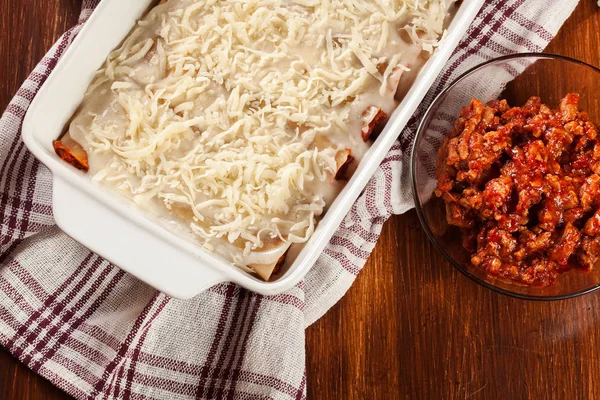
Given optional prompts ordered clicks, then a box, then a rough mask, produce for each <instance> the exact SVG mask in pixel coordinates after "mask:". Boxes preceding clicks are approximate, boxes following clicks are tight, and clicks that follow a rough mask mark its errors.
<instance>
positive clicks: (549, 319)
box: [0, 0, 600, 400]
mask: <svg viewBox="0 0 600 400" xmlns="http://www.w3.org/2000/svg"><path fill="white" fill-rule="evenodd" d="M0 6H1V7H2V8H1V9H2V10H3V13H2V14H0V72H1V74H0V76H2V79H0V108H1V109H3V108H4V107H5V106H6V104H7V103H8V101H9V100H10V98H11V97H12V95H13V94H14V93H15V92H16V90H17V89H18V87H19V85H20V84H21V82H22V81H23V80H24V79H25V77H26V76H27V74H28V73H29V71H30V70H31V69H32V68H33V67H34V66H35V63H36V62H37V61H38V60H39V59H40V58H41V57H42V56H43V54H44V53H45V51H46V50H47V49H48V48H49V47H50V46H51V44H52V43H53V42H54V41H55V40H56V38H58V37H59V36H60V34H61V33H62V32H63V31H64V30H65V29H67V27H68V26H70V25H72V24H74V23H75V22H76V19H77V13H78V9H79V7H80V0H45V1H42V0H27V1H20V0H0ZM548 51H549V52H553V53H558V54H564V55H568V56H571V57H575V58H579V59H581V60H583V61H587V62H589V63H592V64H594V65H600V12H598V9H597V7H596V5H595V0H582V1H581V4H580V5H579V7H578V9H577V11H576V12H575V14H574V15H573V16H572V17H571V18H570V19H569V21H567V23H566V24H565V26H564V27H563V29H562V30H561V32H560V33H559V36H558V37H557V38H556V39H555V40H554V41H553V43H552V44H551V45H550V47H549V48H548ZM598 303H599V300H598V295H588V296H584V297H581V298H578V299H574V300H569V301H562V302H554V303H541V302H540V303H533V302H524V301H521V300H515V299H511V298H508V297H505V296H501V295H497V294H495V293H493V292H491V291H489V290H487V289H484V288H482V287H479V286H478V285H476V284H475V283H473V282H471V281H470V280H468V279H467V278H465V277H463V276H462V275H460V274H459V273H458V272H456V271H454V270H453V268H452V267H451V266H450V265H449V264H448V263H447V262H446V261H445V260H444V259H443V258H442V257H441V256H439V255H438V254H437V253H436V251H435V249H434V248H433V247H432V246H431V245H430V244H429V243H428V241H427V238H426V237H425V234H424V233H423V232H422V230H421V228H420V226H419V222H418V220H417V218H416V215H415V214H414V212H410V213H408V214H406V215H403V216H399V217H394V218H392V219H391V220H390V221H389V222H388V223H387V224H386V225H385V228H384V232H383V235H382V238H381V240H380V242H379V244H378V245H377V248H376V250H375V252H374V253H373V255H372V256H371V258H370V260H369V261H368V263H367V266H366V267H365V270H364V271H363V272H362V273H361V275H360V276H359V278H358V279H357V281H356V283H355V285H354V286H353V287H352V288H351V289H350V291H349V292H348V295H347V296H346V297H345V298H344V299H343V300H342V301H341V302H340V303H339V304H338V305H336V306H335V307H334V308H333V309H332V310H331V311H330V312H329V313H328V314H326V315H325V317H324V318H322V319H321V320H319V321H317V322H316V323H315V324H314V325H313V326H311V327H310V328H309V329H308V330H307V368H308V391H309V398H311V399H322V398H328V399H329V398H330V399H364V398H372V399H387V398H406V399H429V398H432V399H437V398H448V399H466V398H470V399H479V398H485V399H513V398H515V399H521V398H531V399H552V398H556V399H563V398H573V399H576V398H600V384H596V382H595V377H596V375H597V371H599V370H600V354H599V353H600V323H599V322H598V321H599V317H600V315H599V313H600V307H599V306H600V304H598ZM66 398H68V396H66V395H65V394H63V393H62V392H61V391H59V390H58V389H56V388H54V387H52V386H51V385H50V384H49V383H48V382H46V381H45V380H43V379H42V378H39V377H38V376H36V375H35V374H33V373H32V372H30V371H29V370H28V369H27V368H26V367H24V366H23V365H21V364H19V363H18V362H17V361H16V360H14V359H13V358H12V357H11V356H10V355H8V353H6V351H4V350H1V349H0V399H2V400H34V399H49V400H53V399H66Z"/></svg>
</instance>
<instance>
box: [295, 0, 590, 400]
mask: <svg viewBox="0 0 600 400" xmlns="http://www.w3.org/2000/svg"><path fill="white" fill-rule="evenodd" d="M547 51H548V52H552V53H558V54H563V55H567V56H571V57H574V58H578V59H580V60H583V61H586V62H588V63H591V64H594V65H596V66H600V10H599V9H598V7H597V5H596V2H595V1H592V0H582V1H581V3H580V5H579V6H578V8H577V10H576V12H575V13H574V14H573V16H572V17H571V18H570V19H569V20H568V21H567V23H566V24H565V25H564V27H563V28H562V30H561V31H560V32H559V35H558V36H557V37H556V38H555V40H554V41H553V42H552V44H551V45H550V46H549V47H548V49H547ZM599 307H600V297H599V296H598V294H591V295H588V296H584V297H580V298H577V299H573V300H568V301H561V302H527V301H522V300H516V299H512V298H509V297H506V296H502V295H499V294H496V293H494V292H492V291H490V290H487V289H485V288H483V287H480V286H478V285H477V284H476V283H474V282H472V281H470V280H469V279H467V278H466V277H464V276H462V275H461V274H460V273H459V272H457V271H455V270H454V269H453V267H452V266H451V265H450V264H449V263H448V262H446V261H445V260H444V259H443V258H442V257H441V256H440V255H439V254H438V253H437V251H436V250H435V248H434V247H433V246H432V245H431V244H429V242H428V240H427V237H426V236H425V234H424V232H423V231H422V230H421V228H420V225H419V221H418V219H417V217H416V214H415V213H414V212H409V213H407V214H406V215H402V216H397V217H394V218H392V219H391V220H390V221H389V222H388V223H387V224H386V225H385V228H384V232H383V235H382V237H381V239H380V241H379V243H378V245H377V248H376V250H375V252H374V253H373V255H372V256H371V258H370V259H369V261H368V263H367V265H366V267H365V269H364V270H363V272H361V274H360V275H359V277H358V278H357V281H356V283H355V284H354V285H353V286H352V288H351V289H350V290H349V292H348V294H347V295H346V296H345V297H344V298H343V299H342V301H341V302H340V303H339V304H338V305H336V306H335V307H334V308H333V309H332V310H331V311H330V312H329V313H328V314H326V315H325V316H324V317H323V318H322V319H321V320H319V321H317V322H316V323H315V324H314V325H313V326H311V327H310V328H309V329H308V330H307V346H306V347H307V358H308V394H309V399H321V398H331V399H348V400H351V399H365V398H368V399H389V398H405V399H442V398H443V399H566V398H569V399H583V398H587V399H594V398H600V383H597V382H596V379H595V377H596V376H597V371H600V357H599V356H600V354H599V353H600V347H599V346H600V309H599Z"/></svg>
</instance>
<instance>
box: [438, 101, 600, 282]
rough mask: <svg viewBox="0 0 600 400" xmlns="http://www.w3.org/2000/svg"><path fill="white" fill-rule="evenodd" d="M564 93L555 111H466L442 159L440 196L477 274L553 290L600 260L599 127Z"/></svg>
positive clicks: (476, 106) (539, 107) (474, 106)
mask: <svg viewBox="0 0 600 400" xmlns="http://www.w3.org/2000/svg"><path fill="white" fill-rule="evenodd" d="M578 103H579V95H577V94H568V95H567V96H566V97H564V98H563V99H562V100H561V102H560V105H559V107H558V109H557V110H552V109H550V108H549V107H548V106H546V105H544V104H542V102H541V100H540V98H539V97H531V98H530V99H529V100H528V101H527V103H526V104H525V105H524V106H523V107H510V106H509V105H508V104H507V102H506V100H495V101H492V102H490V103H488V104H483V103H482V102H481V101H479V100H472V101H471V103H470V104H469V106H467V107H464V108H463V109H462V110H461V112H460V115H459V117H458V119H457V121H456V122H455V125H454V129H453V130H452V131H451V132H450V134H449V135H448V136H447V137H446V139H445V141H444V143H443V145H442V147H441V149H440V153H439V158H438V166H437V178H438V184H437V187H436V190H435V194H436V196H438V197H441V198H442V199H443V201H444V202H445V205H446V219H447V221H448V223H449V224H450V225H453V226H457V227H459V228H460V230H461V232H462V242H463V246H464V248H465V249H466V250H467V251H468V252H469V253H471V262H472V264H473V265H474V266H476V267H479V268H481V269H483V270H485V271H486V273H488V274H489V275H492V276H495V277H498V278H501V279H503V280H509V281H512V282H516V283H520V284H526V285H532V286H548V285H551V284H552V283H554V282H555V280H556V278H557V276H558V275H559V274H560V273H562V272H565V271H567V270H570V269H572V268H578V269H583V270H590V269H592V268H593V266H594V264H595V263H596V261H598V258H599V256H600V141H598V138H597V134H598V127H597V126H596V125H595V124H594V123H593V122H591V121H590V120H589V117H588V115H587V113H585V112H582V111H579V107H578Z"/></svg>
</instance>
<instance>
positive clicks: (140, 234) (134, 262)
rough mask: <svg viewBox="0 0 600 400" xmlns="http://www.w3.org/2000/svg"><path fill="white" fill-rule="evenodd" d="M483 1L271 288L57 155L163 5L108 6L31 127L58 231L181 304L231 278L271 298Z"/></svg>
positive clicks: (295, 271)
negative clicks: (120, 54)
mask: <svg viewBox="0 0 600 400" xmlns="http://www.w3.org/2000/svg"><path fill="white" fill-rule="evenodd" d="M483 1H484V0H469V1H466V2H464V4H463V5H462V6H461V7H460V9H459V10H458V12H457V13H456V15H455V16H454V18H453V20H452V22H451V24H450V26H449V29H448V35H447V37H446V38H445V40H444V42H443V44H442V46H440V48H439V49H437V50H436V52H435V54H434V55H433V56H432V57H431V58H430V59H429V60H428V62H427V63H426V65H425V66H424V67H423V69H422V70H421V72H420V73H419V74H418V77H417V78H416V80H415V82H414V83H413V85H412V87H411V89H410V90H409V92H408V93H407V95H406V97H405V98H404V100H403V101H402V103H401V104H400V105H399V106H398V108H397V109H396V111H395V112H394V113H393V114H392V116H391V117H390V119H389V122H388V124H387V126H386V127H385V129H384V130H383V132H382V133H381V134H380V136H379V137H378V139H377V140H376V141H375V143H374V144H373V145H372V147H371V149H370V150H369V151H368V152H367V154H365V156H364V158H363V162H362V163H361V164H360V165H359V168H358V169H357V171H356V172H355V174H354V176H353V177H352V179H351V180H350V181H349V182H348V184H347V186H346V187H345V189H344V190H343V191H342V192H341V193H340V195H339V196H338V198H337V199H336V200H335V201H334V202H333V204H331V206H330V208H329V210H328V212H327V213H326V215H325V216H324V218H323V219H322V220H321V221H320V223H319V225H318V227H317V229H316V230H315V232H314V234H313V236H312V237H311V239H310V240H309V241H308V242H307V243H306V245H305V246H304V248H303V249H302V251H301V252H300V253H299V255H298V257H297V258H296V260H295V261H294V262H293V264H292V265H291V266H290V268H289V269H288V270H287V272H285V274H284V275H283V276H282V277H280V278H279V279H278V280H276V281H273V282H264V281H262V280H260V279H258V278H256V277H254V276H252V275H250V274H248V273H246V272H244V271H242V270H241V269H239V268H237V267H235V266H233V265H230V264H229V263H227V262H225V261H223V260H221V259H220V258H218V257H216V256H214V255H212V254H211V253H209V252H208V251H206V250H204V249H202V248H201V247H200V246H199V245H196V244H194V243H191V242H190V241H187V240H185V239H183V238H180V237H178V236H176V235H175V234H174V233H171V232H170V231H168V230H166V229H165V228H164V227H162V226H160V225H159V224H157V223H155V222H152V221H151V220H150V219H149V218H148V217H147V216H145V215H144V214H143V213H142V212H141V211H138V210H137V209H135V208H134V207H133V206H132V205H129V204H127V203H125V202H124V201H122V200H120V199H118V198H117V197H115V196H114V195H111V194H110V193H108V192H106V191H104V190H102V189H101V188H100V187H98V186H96V185H95V184H93V183H92V182H91V180H90V179H89V177H88V176H86V175H84V174H83V173H81V172H80V171H78V170H76V169H75V168H73V167H72V166H70V165H69V164H67V163H65V162H64V161H62V160H61V159H60V158H59V157H58V156H57V155H56V154H55V152H54V149H53V148H52V141H53V140H54V139H56V138H58V137H59V136H60V135H61V134H62V132H63V130H64V128H65V125H66V124H67V122H68V121H69V119H70V118H71V116H72V115H73V113H74V112H75V110H76V109H77V107H78V106H79V104H80V103H81V100H82V98H83V95H84V93H85V91H86V89H87V87H88V85H89V84H90V82H91V80H92V78H93V76H94V73H95V71H96V70H97V69H98V68H100V67H101V65H102V64H103V63H104V61H105V59H106V57H107V55H108V53H109V52H110V51H112V50H113V49H114V48H115V47H117V46H118V45H119V44H120V43H121V41H122V40H123V38H125V36H126V35H127V34H128V33H129V32H130V30H131V28H132V27H133V26H134V24H135V23H136V21H137V20H138V19H139V18H140V17H141V16H142V15H143V14H144V13H145V12H146V10H147V9H148V8H149V7H150V6H151V5H152V3H154V0H138V1H125V2H123V1H121V0H103V1H102V2H101V3H100V5H99V6H98V7H97V9H96V11H95V12H94V14H93V15H92V16H91V18H90V19H89V21H88V23H87V24H86V25H85V27H84V28H83V29H82V31H81V33H80V34H79V36H78V37H77V38H76V39H75V40H74V41H73V43H72V44H71V46H70V48H69V49H68V50H67V51H66V52H65V54H64V55H63V57H62V58H61V60H60V61H59V62H58V64H57V66H56V68H55V69H54V71H53V72H52V74H51V75H50V76H49V78H48V79H47V81H46V83H45V84H44V86H43V87H42V88H41V90H40V91H39V93H38V95H37V96H36V98H35V99H34V101H33V102H32V104H31V106H30V107H29V111H28V112H27V115H26V117H25V121H24V123H23V141H24V142H25V144H26V145H27V147H28V148H29V150H30V151H31V152H32V153H33V154H34V155H35V156H36V157H37V158H38V159H39V160H40V161H41V162H42V163H43V164H44V165H46V166H47V167H48V169H50V171H51V172H52V174H53V177H54V195H53V208H54V217H55V219H56V223H57V225H58V226H59V227H60V228H61V229H62V230H63V231H65V232H66V233H67V234H68V235H69V236H71V237H72V238H73V239H75V240H77V241H78V242H80V243H82V244H83V245H85V246H86V247H88V248H89V249H90V250H92V251H94V252H96V253H97V254H99V255H101V256H102V257H105V258H106V259H107V260H109V261H111V262H112V263H114V264H115V265H118V266H119V267H120V268H122V269H123V270H125V271H127V272H129V273H131V274H132V275H134V276H136V277H137V278H139V279H140V280H142V281H144V282H146V283H148V284H149V285H151V286H153V287H155V288H157V289H158V290H160V291H162V292H164V293H166V294H168V295H170V296H173V297H176V298H180V299H188V298H192V297H194V296H195V295H197V294H199V293H200V292H202V291H203V290H205V289H207V288H209V287H210V286H212V285H215V284H217V283H220V282H226V281H231V282H235V283H236V284H238V285H240V286H242V287H244V288H247V289H249V290H252V291H254V292H257V293H261V294H265V295H273V294H278V293H282V292H284V291H286V290H288V289H289V288H291V287H293V286H294V285H295V284H296V283H298V282H299V281H300V280H301V279H302V278H303V277H304V275H305V274H306V273H307V272H308V270H309V269H310V268H311V266H312V265H313V264H314V263H315V262H316V260H317V258H318V257H319V255H320V254H321V252H322V251H323V249H324V248H325V246H326V245H327V243H328V242H329V239H330V238H331V237H332V235H333V234H334V233H335V231H336V229H337V228H338V226H339V224H340V223H341V221H342V220H343V218H344V217H345V215H346V214H347V213H348V211H349V210H350V208H351V207H352V205H353V204H354V202H355V200H356V199H357V198H358V196H359V195H360V193H361V192H362V190H363V189H364V187H365V186H366V184H367V183H368V181H369V179H370V178H371V176H372V175H373V173H374V172H375V170H376V168H377V167H378V166H379V164H380V163H381V161H382V160H383V158H384V157H385V155H386V153H387V152H388V150H389V148H390V147H391V146H392V144H393V143H394V141H395V139H396V138H397V136H398V134H399V133H400V132H401V131H402V129H403V128H404V126H405V125H406V123H407V122H408V120H409V118H410V117H411V115H412V114H413V112H414V111H415V110H416V108H417V106H418V105H419V103H420V102H421V101H422V99H423V97H424V96H425V94H426V93H427V91H428V90H429V88H430V86H431V85H432V84H433V82H434V80H435V78H436V77H437V75H438V74H439V72H440V71H441V69H442V67H443V66H444V64H445V63H446V61H447V60H448V58H449V57H450V55H451V54H452V52H453V50H454V49H455V47H456V46H457V44H458V42H459V40H460V39H461V38H462V36H463V35H464V34H465V32H466V30H467V28H468V27H469V25H470V24H471V22H472V21H473V19H474V18H475V16H476V14H477V12H478V11H479V9H480V8H481V6H482V4H483Z"/></svg>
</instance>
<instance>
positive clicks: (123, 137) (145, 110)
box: [70, 0, 454, 266]
mask: <svg viewBox="0 0 600 400" xmlns="http://www.w3.org/2000/svg"><path fill="white" fill-rule="evenodd" d="M453 1H454V0H321V1H317V0H290V1H277V0H242V1H239V0H235V1H234V0H221V1H217V0H204V1H199V0H170V1H168V2H167V3H165V4H161V5H159V6H157V7H155V8H154V9H153V10H152V11H151V12H150V13H149V14H148V15H147V16H146V17H144V18H143V19H142V20H141V21H139V23H138V25H137V26H136V28H135V29H134V30H133V31H132V32H131V34H130V35H129V37H128V38H127V39H126V40H125V42H124V43H123V44H122V46H121V47H120V48H119V49H117V50H115V51H114V52H112V53H111V54H110V56H109V57H108V60H107V62H106V65H105V67H104V68H103V69H102V70H100V71H99V72H98V74H97V76H96V78H95V80H94V81H93V82H92V84H91V86H90V88H89V90H88V93H87V95H86V100H84V105H83V107H82V109H81V110H80V112H79V113H78V115H77V116H76V118H75V119H74V121H73V123H72V125H71V129H70V133H71V135H72V136H73V138H74V139H75V140H77V141H78V142H80V143H82V145H83V146H84V147H85V148H86V150H87V151H88V153H89V156H90V168H91V171H92V173H93V174H94V179H95V180H96V181H98V182H101V183H102V184H108V185H112V186H113V187H115V188H117V189H118V190H119V191H120V192H121V193H122V194H124V195H125V196H126V197H128V198H130V199H131V200H132V201H133V202H134V203H135V204H137V205H138V206H140V207H142V208H146V209H149V210H152V212H154V213H157V214H163V212H166V214H168V215H171V216H175V217H176V219H178V220H180V221H185V222H186V224H188V226H189V229H190V230H191V232H192V233H193V235H196V236H197V237H199V238H200V239H201V240H202V242H203V243H204V244H205V246H206V247H207V248H209V249H216V248H218V247H219V246H222V245H224V244H225V246H224V247H223V248H224V249H227V250H225V251H221V254H222V255H224V256H225V257H227V258H228V259H230V260H231V261H232V262H234V263H236V264H238V265H242V266H244V265H250V264H252V263H267V262H274V261H273V260H277V259H278V258H279V256H281V254H283V252H284V251H285V249H286V248H287V246H289V244H291V243H303V242H305V241H307V240H308V238H309V237H310V236H311V234H312V233H313V231H314V229H315V225H316V222H317V219H318V217H319V216H320V215H321V214H322V213H323V212H324V210H325V207H326V205H327V202H328V201H330V200H331V199H332V198H333V197H334V196H335V194H336V193H337V192H338V191H339V190H340V188H341V184H340V183H339V182H335V180H334V179H333V178H332V177H333V176H334V175H335V173H336V168H337V167H336V162H335V155H336V152H337V151H338V150H340V149H345V148H349V149H351V150H352V155H353V156H354V158H356V159H358V160H360V158H361V157H362V155H363V154H364V152H365V151H366V150H367V148H368V145H366V144H364V143H363V142H362V140H361V139H360V131H361V128H360V117H361V115H362V113H363V111H364V110H365V109H367V107H368V106H376V107H379V108H381V109H383V110H385V111H386V112H387V113H390V112H391V111H392V110H393V108H394V107H395V105H396V101H395V99H394V94H395V92H396V89H397V86H398V82H399V80H400V77H401V75H402V73H403V72H405V71H408V70H410V69H411V67H412V66H416V65H418V63H417V61H416V60H417V58H418V57H419V54H420V53H421V52H423V51H425V52H431V51H432V50H433V49H434V47H435V46H436V45H437V44H438V41H439V39H440V38H441V37H442V33H443V26H444V20H445V19H446V17H447V14H448V9H449V7H450V5H451V3H452V2H453ZM86 102H87V104H86ZM323 139H324V140H323ZM324 142H325V143H327V145H325V146H323V145H319V143H324ZM272 249H276V251H269V250H272ZM256 254H259V255H260V254H263V255H264V257H256V256H255V257H253V255H256Z"/></svg>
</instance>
